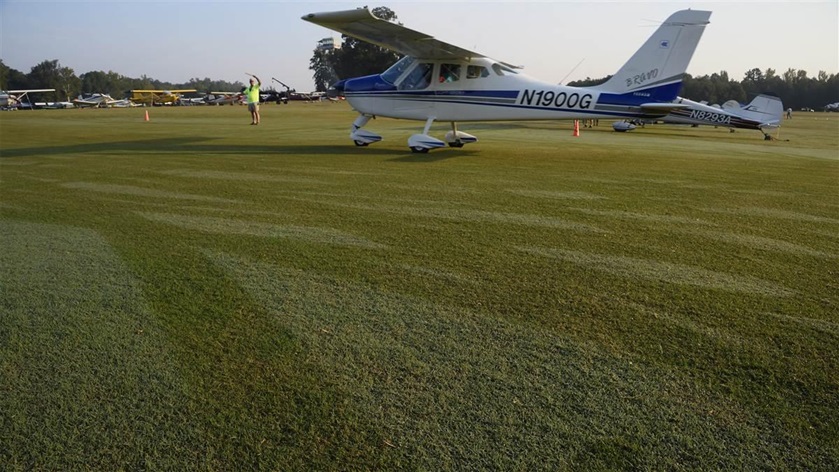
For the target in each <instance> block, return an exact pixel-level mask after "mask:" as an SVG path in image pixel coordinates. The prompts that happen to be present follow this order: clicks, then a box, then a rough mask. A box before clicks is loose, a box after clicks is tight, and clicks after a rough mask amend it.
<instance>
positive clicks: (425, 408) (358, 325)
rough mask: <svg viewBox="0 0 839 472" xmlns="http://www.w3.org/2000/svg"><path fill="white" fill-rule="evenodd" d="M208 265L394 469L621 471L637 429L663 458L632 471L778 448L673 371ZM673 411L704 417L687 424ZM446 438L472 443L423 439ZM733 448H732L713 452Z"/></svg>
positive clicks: (353, 291)
mask: <svg viewBox="0 0 839 472" xmlns="http://www.w3.org/2000/svg"><path fill="white" fill-rule="evenodd" d="M208 257H210V258H211V259H212V260H214V261H215V262H216V263H217V264H219V266H220V267H222V268H223V269H224V270H225V271H227V272H229V273H231V274H233V275H234V276H235V277H236V278H237V279H238V280H240V283H241V284H242V285H243V286H244V287H245V288H246V290H248V291H249V293H251V295H252V296H253V297H254V298H255V299H256V300H259V301H260V302H261V303H262V304H263V306H264V307H265V309H266V311H267V313H268V315H269V316H272V317H275V318H276V319H277V320H278V321H279V322H281V323H282V324H283V325H284V326H286V327H288V328H289V329H291V331H292V333H293V334H294V335H295V336H296V337H297V339H298V340H299V342H300V343H301V353H300V355H301V359H300V361H301V362H303V363H305V364H314V365H316V366H318V367H319V368H325V367H329V369H328V373H327V374H326V375H327V377H326V378H325V379H324V382H325V383H327V384H330V385H337V386H339V387H338V388H339V389H341V390H342V392H343V393H344V394H345V395H346V402H348V405H349V406H350V407H351V408H352V409H356V410H358V411H360V412H362V413H363V415H362V416H363V417H365V418H370V419H372V421H373V424H374V425H375V427H376V428H378V429H379V431H380V434H381V435H382V437H383V438H384V439H383V440H384V441H386V442H387V444H388V445H390V446H392V447H393V449H392V450H388V451H384V452H383V453H384V454H386V455H387V456H389V457H390V460H392V461H395V463H403V464H411V468H417V469H426V468H443V469H452V470H459V469H461V468H462V467H464V466H467V465H469V464H471V465H473V466H477V467H479V468H480V467H482V466H483V467H494V466H501V467H502V468H511V467H514V468H523V469H527V470H532V469H539V470H557V469H563V468H568V467H572V468H576V467H586V468H600V467H604V466H609V464H611V465H614V464H616V462H614V461H616V460H617V461H618V462H617V463H619V462H620V461H621V460H623V459H621V456H622V455H623V452H622V449H623V448H625V447H627V446H628V444H627V443H626V442H625V441H624V440H623V439H621V438H622V437H623V436H624V435H626V434H627V433H628V432H633V433H632V434H639V435H643V436H644V437H645V438H644V439H643V441H644V442H645V443H646V444H644V445H643V446H640V447H644V448H648V447H649V448H654V449H657V450H660V451H663V452H664V455H665V456H666V457H667V459H665V461H664V462H655V461H653V462H648V461H647V460H645V459H644V458H636V459H635V460H633V461H632V464H633V466H637V467H640V468H645V467H653V466H654V465H655V466H656V467H658V466H661V465H667V466H669V467H684V466H686V465H688V464H693V465H694V466H696V467H701V464H707V463H709V462H711V463H718V464H735V463H739V464H744V465H746V466H747V467H749V464H750V465H751V466H758V465H759V463H758V462H756V461H755V460H756V458H757V457H761V456H764V455H767V454H771V453H770V451H771V450H772V449H773V448H774V447H776V446H777V445H776V442H777V441H782V440H783V439H782V437H781V436H774V435H771V434H767V433H766V432H761V431H760V430H759V429H752V428H751V427H748V426H747V427H746V428H745V430H741V429H740V428H739V427H735V425H734V424H733V423H732V422H731V421H732V420H733V419H734V418H736V417H742V416H743V415H746V416H747V417H748V416H750V415H751V414H750V413H748V412H744V411H738V410H736V408H735V409H732V406H733V405H730V404H728V405H727V404H725V402H723V401H721V399H712V398H710V397H708V396H707V393H706V392H704V391H703V389H701V388H697V386H694V385H691V383H690V382H689V381H686V379H684V378H682V377H681V376H680V375H678V374H677V373H675V372H667V371H662V370H660V369H658V367H656V366H653V365H645V364H643V363H640V364H639V363H638V362H637V360H635V361H633V359H631V358H624V357H622V356H615V355H614V354H611V353H609V352H604V351H601V350H600V349H598V348H597V347H596V346H595V345H579V344H577V343H575V342H573V341H571V340H570V339H568V338H566V337H563V336H561V335H559V336H557V335H554V334H552V333H551V332H549V331H544V330H537V329H532V328H530V327H526V326H519V325H516V324H511V323H509V322H507V321H505V320H503V319H497V318H495V319H494V318H491V317H489V318H488V317H486V316H481V315H477V314H475V313H471V312H469V311H464V310H462V309H457V308H454V307H447V306H442V305H438V304H434V303H432V302H430V301H428V300H422V299H416V298H411V297H404V296H401V295H399V294H393V293H389V292H386V291H380V290H377V289H376V288H375V287H368V286H363V285H356V284H352V283H348V282H347V281H342V280H330V279H327V278H322V277H319V276H317V275H312V274H308V273H305V272H301V271H298V270H291V269H287V268H284V267H281V266H276V265H273V264H266V263H261V262H259V261H254V260H247V259H242V258H239V257H235V256H231V255H228V254H208ZM384 359H387V360H388V362H382V361H383V360H384ZM323 371H324V372H325V373H326V372H327V370H323ZM593 384H594V385H597V386H598V387H597V388H591V386H592V385H593ZM682 403H691V404H699V405H701V406H698V408H696V409H692V411H691V412H690V413H688V412H686V411H685V410H684V409H683V408H682V406H681V405H682ZM754 420H757V419H756V418H755V419H754ZM476 425H479V427H476ZM653 431H654V432H655V433H654V434H653V435H652V436H647V435H648V434H649V433H650V432H653ZM686 431H690V434H689V435H684V436H683V432H686ZM746 431H748V433H746ZM548 432H549V433H548ZM443 437H465V438H468V442H467V443H457V442H450V441H427V438H443ZM572 438H574V439H573V440H572ZM712 438H715V441H714V442H716V441H719V442H718V444H720V447H719V449H717V450H712V451H707V450H706V451H704V452H703V453H702V454H701V457H700V453H699V450H698V449H696V446H695V441H702V442H708V441H711V439H712ZM726 438H727V439H726ZM729 441H732V442H735V443H737V444H740V446H738V447H737V448H736V449H734V450H732V449H729V448H726V447H722V444H724V443H727V442H729ZM746 444H748V446H746ZM741 447H742V449H741Z"/></svg>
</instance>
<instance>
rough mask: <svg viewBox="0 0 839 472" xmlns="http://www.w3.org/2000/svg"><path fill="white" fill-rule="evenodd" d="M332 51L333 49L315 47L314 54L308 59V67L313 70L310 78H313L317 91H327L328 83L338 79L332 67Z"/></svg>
mask: <svg viewBox="0 0 839 472" xmlns="http://www.w3.org/2000/svg"><path fill="white" fill-rule="evenodd" d="M334 51H335V50H334V49H333V50H332V51H325V50H323V49H315V52H314V55H313V56H312V58H311V59H310V60H309V69H311V70H313V71H315V73H314V75H312V78H313V79H314V80H315V90H317V91H318V92H325V91H327V90H328V89H329V85H330V84H333V83H335V82H337V81H338V74H336V73H335V68H334V67H332V62H333V58H332V54H333V52H334Z"/></svg>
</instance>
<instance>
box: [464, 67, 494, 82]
mask: <svg viewBox="0 0 839 472" xmlns="http://www.w3.org/2000/svg"><path fill="white" fill-rule="evenodd" d="M479 77H489V71H488V70H487V68H486V67H484V66H467V67H466V78H467V79H477V78H479Z"/></svg>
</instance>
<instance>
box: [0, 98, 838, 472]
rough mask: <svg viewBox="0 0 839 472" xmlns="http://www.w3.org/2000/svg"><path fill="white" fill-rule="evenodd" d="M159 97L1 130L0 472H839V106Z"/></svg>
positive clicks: (15, 121)
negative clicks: (754, 117) (632, 112)
mask: <svg viewBox="0 0 839 472" xmlns="http://www.w3.org/2000/svg"><path fill="white" fill-rule="evenodd" d="M148 111H149V114H150V121H149V122H144V121H143V115H144V112H145V109H112V110H55V111H46V110H45V111H35V112H24V111H19V112H9V113H0V248H2V249H0V464H3V467H0V468H2V469H4V470H12V471H15V470H199V469H200V470H219V471H224V470H251V469H258V470H396V469H399V470H528V471H529V470H551V471H556V470H638V469H640V470H837V469H839V455H837V450H839V414H837V411H839V276H837V272H839V116H837V115H831V114H822V113H808V114H804V113H798V114H796V115H795V116H794V118H793V119H792V120H786V121H785V122H784V126H783V127H782V128H781V130H780V134H778V137H779V138H780V139H779V140H776V141H769V142H767V141H763V139H762V136H761V134H760V133H759V132H757V131H746V130H738V131H737V132H736V133H728V131H727V130H725V129H722V128H721V129H714V128H711V127H703V128H690V127H678V126H661V125H658V126H648V127H647V128H646V129H639V130H636V131H634V132H631V133H615V132H612V131H611V127H610V124H611V121H610V120H600V126H599V127H598V128H594V129H587V128H583V129H582V130H581V136H580V137H572V132H571V122H532V123H463V124H460V126H459V127H460V129H462V130H463V131H466V132H468V133H472V134H475V135H476V136H478V138H479V139H480V142H478V143H476V144H474V145H467V146H466V147H464V148H462V149H448V148H447V149H441V150H435V151H431V152H430V153H428V154H412V153H410V151H409V150H408V149H407V139H408V136H410V135H411V134H413V133H417V132H420V130H421V128H422V123H419V122H408V121H397V120H390V119H382V118H380V119H377V120H373V121H371V122H370V124H369V125H368V126H367V128H369V129H371V130H374V131H377V132H379V133H381V134H382V135H383V136H384V137H385V141H383V142H381V143H378V144H376V145H372V146H370V147H367V148H356V147H355V146H353V145H352V143H351V142H350V141H349V138H348V135H349V128H350V124H351V123H352V120H353V119H354V118H355V113H354V112H352V111H351V110H350V109H349V107H348V106H347V105H346V104H344V103H341V104H333V103H323V104H305V103H291V104H290V105H287V106H282V105H267V106H263V107H262V119H263V123H262V124H261V125H259V126H249V125H248V123H249V121H250V120H249V115H248V112H247V111H246V110H245V108H244V107H238V106H237V107H229V106H228V107H184V108H153V109H148ZM447 130H448V125H447V124H445V123H439V124H437V125H435V127H434V128H433V129H432V134H434V135H436V136H438V137H442V135H443V134H444V133H445V131H447Z"/></svg>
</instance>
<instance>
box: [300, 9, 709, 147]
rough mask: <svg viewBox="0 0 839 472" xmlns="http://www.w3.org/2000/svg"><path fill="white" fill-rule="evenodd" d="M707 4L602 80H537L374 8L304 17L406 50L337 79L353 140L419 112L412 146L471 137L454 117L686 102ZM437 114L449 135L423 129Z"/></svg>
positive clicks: (661, 31)
mask: <svg viewBox="0 0 839 472" xmlns="http://www.w3.org/2000/svg"><path fill="white" fill-rule="evenodd" d="M710 17H711V12H709V11H700V10H682V11H678V12H676V13H673V14H672V15H671V16H670V17H669V18H667V20H665V21H664V23H662V24H661V26H659V27H658V29H657V30H656V31H655V32H654V33H653V35H652V36H650V38H649V39H648V40H647V41H646V42H645V43H644V44H643V45H642V46H641V48H640V49H639V50H638V51H637V52H636V53H635V54H634V55H633V56H632V57H631V58H630V59H629V61H627V63H626V64H624V66H623V67H621V68H620V70H618V72H617V73H615V75H613V76H612V77H611V78H610V79H609V80H608V81H607V82H605V83H604V84H601V85H598V86H594V87H568V86H562V85H555V84H551V83H547V82H542V81H539V80H536V79H534V78H531V77H528V76H527V75H525V74H523V73H521V72H520V70H519V69H520V68H518V67H516V66H512V65H510V64H508V63H505V62H499V61H495V60H493V59H490V58H489V57H486V56H484V55H482V54H479V53H476V52H472V51H469V50H466V49H463V48H460V47H458V46H454V45H451V44H448V43H445V42H442V41H439V40H437V39H434V38H433V37H431V36H428V35H426V34H423V33H420V32H418V31H415V30H412V29H409V28H406V27H404V26H402V25H399V24H396V23H391V22H389V21H385V20H382V19H379V18H377V17H375V16H374V15H373V14H372V13H371V12H370V11H369V10H368V9H367V8H359V9H355V10H347V11H336V12H324V13H311V14H309V15H306V16H304V17H303V19H304V20H306V21H309V22H311V23H315V24H317V25H320V26H323V27H325V28H329V29H332V30H335V31H337V32H339V33H343V34H346V35H348V36H351V37H354V38H357V39H359V40H362V41H367V42H369V43H372V44H375V45H378V46H381V47H384V48H387V49H390V50H393V51H395V52H397V53H399V54H402V55H403V56H404V57H403V58H402V59H400V60H399V61H398V62H396V63H395V64H394V65H392V66H391V67H390V68H388V69H387V70H386V71H384V72H383V73H381V74H376V75H369V76H365V77H357V78H352V79H345V80H341V81H339V82H338V83H336V84H334V85H333V87H334V88H335V89H336V90H337V91H339V92H341V93H343V94H344V95H345V96H346V99H347V101H348V102H349V103H350V105H351V106H352V107H353V108H354V109H355V110H356V111H358V112H359V114H360V116H359V117H358V118H356V120H355V121H354V122H353V124H352V127H351V130H350V138H351V139H352V140H353V141H354V142H355V144H356V145H358V146H366V145H368V144H371V143H374V142H377V141H381V139H382V137H381V136H380V135H378V134H376V133H374V132H372V131H369V130H366V129H363V127H364V125H366V124H367V123H368V121H369V120H370V118H372V117H374V116H385V117H390V118H400V119H409V120H420V121H425V128H424V129H423V132H422V133H420V134H415V135H413V136H411V137H410V138H409V139H408V147H410V148H411V150H412V151H413V152H428V150H429V149H434V148H440V147H444V146H445V145H446V144H448V145H449V146H452V147H462V146H463V145H464V144H467V143H474V142H476V141H477V138H476V137H475V136H472V135H470V134H467V133H464V132H462V131H458V129H457V122H459V121H508V120H551V119H556V120H567V119H590V118H612V117H617V118H621V119H626V118H642V119H655V118H659V117H663V116H665V115H667V114H668V113H670V112H671V111H673V110H675V109H679V108H684V107H686V105H681V104H678V103H673V102H674V100H675V99H676V96H677V94H678V93H679V90H680V88H681V85H682V78H683V76H684V74H685V72H686V70H687V66H688V64H689V63H690V60H691V57H692V56H693V53H694V51H695V50H696V46H697V45H698V44H699V39H700V38H701V37H702V32H703V31H704V29H705V26H706V25H707V24H708V20H709V18H710ZM434 121H449V122H451V124H452V130H451V131H450V132H448V133H447V134H446V136H445V138H444V139H445V141H442V140H439V139H437V138H434V137H432V136H429V134H428V133H429V130H430V129H431V125H432V123H433V122H434Z"/></svg>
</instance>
